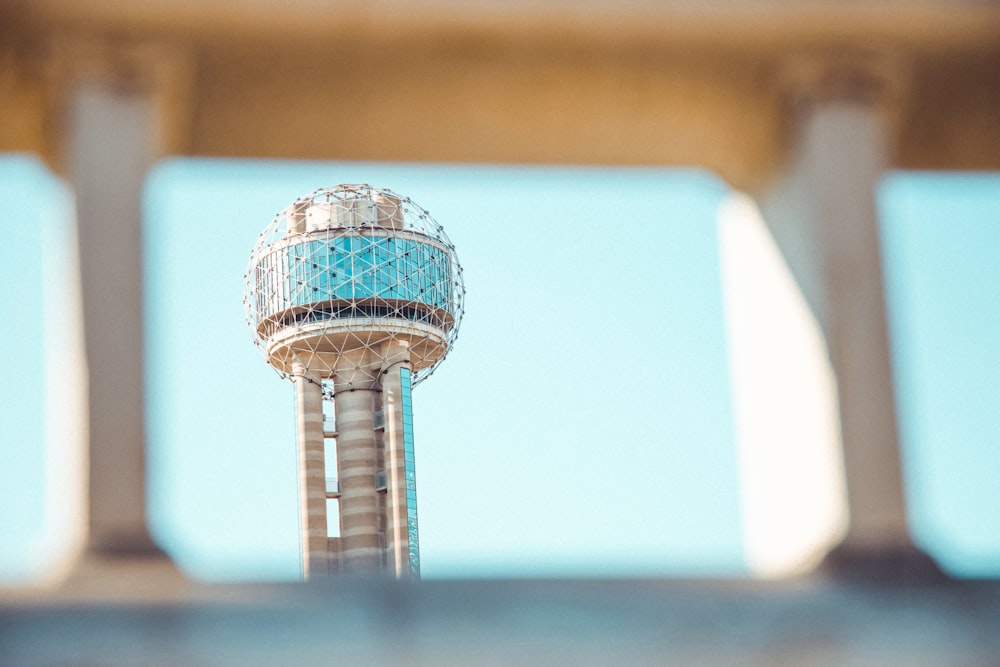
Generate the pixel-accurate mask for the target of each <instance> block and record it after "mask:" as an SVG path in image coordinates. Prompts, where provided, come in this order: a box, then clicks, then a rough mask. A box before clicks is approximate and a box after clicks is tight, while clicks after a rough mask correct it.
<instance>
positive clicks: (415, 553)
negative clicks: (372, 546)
mask: <svg viewBox="0 0 1000 667" xmlns="http://www.w3.org/2000/svg"><path fill="white" fill-rule="evenodd" d="M399 377H400V386H401V387H402V389H401V391H400V399H401V400H400V402H401V403H402V406H403V449H404V452H405V453H404V459H403V460H404V463H405V465H406V532H407V535H408V536H409V557H410V575H411V576H413V577H417V578H419V577H420V539H419V537H418V535H417V476H416V468H415V466H414V463H413V403H412V401H411V398H410V369H409V368H400V369H399Z"/></svg>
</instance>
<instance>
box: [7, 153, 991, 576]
mask: <svg viewBox="0 0 1000 667" xmlns="http://www.w3.org/2000/svg"><path fill="white" fill-rule="evenodd" d="M341 182H368V183H371V184H372V185H376V186H380V187H390V188H392V189H393V190H395V191H397V192H400V193H402V194H405V195H408V196H410V197H412V198H413V199H414V200H415V201H416V202H417V203H419V204H420V205H421V206H423V207H424V208H426V209H428V210H429V211H430V212H431V214H432V215H433V216H434V217H435V218H436V219H437V220H438V221H439V222H440V223H441V224H443V225H444V227H445V229H446V231H447V233H448V235H449V236H450V237H451V239H452V241H453V242H454V243H455V245H456V247H457V249H458V253H459V257H460V259H461V261H462V264H463V267H464V268H465V276H466V286H467V289H468V299H467V314H466V318H465V320H464V321H463V324H462V331H461V333H460V335H459V338H458V342H457V345H456V347H455V349H454V350H453V352H452V353H451V355H450V356H449V358H448V359H447V360H446V361H445V362H444V364H442V366H441V367H440V369H439V370H438V371H437V372H436V373H435V374H434V376H432V377H431V378H430V379H428V380H427V381H426V382H424V383H423V384H421V385H420V386H419V387H417V388H416V390H415V391H414V421H415V441H416V451H417V454H416V457H417V459H416V461H417V485H418V493H419V506H420V522H421V524H420V536H421V559H422V570H423V574H424V576H426V577H440V576H467V575H473V576H505V575H546V576H549V575H560V574H561V575H579V574H584V575H597V576H631V575H661V576H669V575H684V576H691V575H702V574H716V575H720V574H721V575H729V574H738V573H740V572H742V571H744V564H743V563H744V557H743V547H742V541H743V535H742V530H743V529H742V527H741V523H740V512H739V503H740V491H739V479H738V473H739V471H738V465H737V461H736V454H735V452H734V444H733V441H734V433H733V429H734V423H733V418H732V404H731V397H730V383H729V376H728V372H729V367H728V361H727V357H726V331H725V326H724V318H723V306H722V294H721V284H720V267H719V261H720V260H719V238H718V227H717V217H718V211H719V207H720V204H721V203H722V202H723V201H724V200H725V199H726V198H727V197H728V195H729V194H730V191H729V189H728V187H727V186H725V184H724V183H722V182H721V181H719V180H718V179H716V178H715V177H713V176H712V175H710V174H707V173H704V172H700V171H695V170H667V169H659V170H656V169H614V170H608V169H597V168H592V169H587V168H580V169H564V168H506V167H480V166H474V167H473V166H465V165H463V166H439V165H435V166H429V165H377V164H351V163H296V162H248V161H244V162H234V161H221V160H184V161H181V160H177V161H168V162H165V163H162V164H161V165H159V167H158V168H157V169H156V170H155V171H154V173H153V174H152V176H151V178H150V181H149V183H148V190H147V199H146V220H145V228H144V229H145V242H146V254H145V261H146V290H147V300H146V308H147V313H146V315H147V355H148V369H147V375H148V379H147V385H148V402H149V417H148V428H149V441H150V465H151V471H152V472H151V480H150V514H151V517H150V518H151V524H152V526H153V529H154V533H155V534H156V536H157V537H158V539H160V541H161V542H162V543H163V544H164V545H165V547H166V548H167V549H168V550H169V551H170V552H171V553H172V554H173V555H174V557H175V558H176V559H177V560H178V561H179V562H180V564H181V565H182V567H184V568H185V569H187V570H188V571H189V572H191V573H192V574H194V575H195V576H198V577H202V578H223V579H228V578H237V579H239V578H265V579H271V578H294V577H295V576H296V575H297V573H298V541H297V536H296V531H297V526H298V524H297V520H296V499H295V493H296V489H295V450H294V418H293V417H294V413H293V395H292V387H291V385H290V384H288V383H286V382H285V381H283V380H281V379H280V378H279V377H278V376H277V374H276V373H274V372H273V371H272V370H270V369H269V368H268V367H267V365H266V364H265V363H264V361H263V359H262V358H261V357H260V356H259V354H258V352H257V351H256V349H255V348H254V347H253V345H252V344H251V343H250V335H249V332H248V331H247V329H246V326H245V324H244V322H243V310H242V304H241V297H242V281H241V279H242V275H243V272H244V270H245V269H246V262H247V258H248V256H249V252H250V250H251V248H252V247H253V244H254V241H255V239H256V236H257V233H258V232H259V231H260V230H261V229H263V227H264V226H265V225H266V224H267V222H268V221H269V220H270V219H271V217H272V216H273V215H274V214H275V213H276V212H277V211H278V210H280V209H282V208H283V207H284V206H286V205H287V204H288V203H290V202H291V201H293V200H294V199H296V198H297V197H299V196H300V195H303V194H305V193H307V192H309V191H311V190H313V189H315V188H317V187H321V186H329V185H333V184H336V183H341ZM0 201H4V202H5V207H4V209H5V211H6V215H5V218H6V219H3V221H2V222H3V225H4V229H5V230H8V241H11V240H12V242H8V243H6V244H4V245H3V246H0V253H3V254H0V260H2V262H0V269H2V270H3V271H4V276H3V277H4V281H5V283H6V284H8V285H11V284H13V285H17V286H18V289H15V290H6V291H5V293H4V296H3V299H4V301H3V302H2V304H0V305H2V306H3V308H4V312H14V313H17V314H18V318H19V319H20V320H21V321H22V322H23V323H24V326H21V327H17V328H7V329H5V330H4V331H3V332H2V333H0V336H2V337H3V338H2V342H3V344H4V346H5V348H6V349H18V350H23V351H24V352H25V354H18V355H10V356H11V357H12V359H11V361H10V362H9V363H10V364H14V365H13V366H11V365H8V367H7V370H8V378H12V377H16V378H19V379H18V381H17V382H11V381H9V380H8V381H5V382H4V383H2V384H0V391H2V392H3V393H2V395H0V398H2V399H3V400H2V401H0V424H2V426H0V442H3V443H4V447H3V449H2V451H0V493H2V494H3V498H2V499H0V500H2V501H3V502H2V503H0V544H3V545H4V549H2V550H0V576H4V575H6V576H8V577H15V576H24V574H25V573H27V572H29V571H30V568H29V566H28V565H27V564H26V563H27V561H28V559H29V556H28V554H29V552H30V549H29V548H28V546H29V545H31V544H34V543H36V542H38V541H39V540H40V539H41V538H40V535H41V534H42V530H41V526H42V525H43V524H44V522H43V507H44V502H43V499H42V497H41V495H40V494H39V493H38V488H39V487H40V486H41V484H42V480H43V470H44V455H43V454H42V453H40V452H41V450H43V449H44V448H43V442H44V432H45V431H44V414H43V413H44V400H43V399H42V398H40V397H41V396H42V395H43V393H44V387H43V386H42V385H43V378H42V377H41V376H40V375H39V373H38V372H37V369H36V367H35V365H33V364H32V362H31V360H32V359H35V358H38V357H44V355H45V351H44V344H43V343H42V342H40V341H41V340H42V337H41V336H40V333H41V331H42V321H43V318H42V314H43V313H42V312H40V309H39V308H38V307H37V305H36V304H37V303H38V301H39V300H40V299H42V295H43V293H42V291H41V290H40V288H38V287H37V285H38V284H39V279H40V276H39V274H40V272H41V271H42V270H51V266H50V265H51V257H49V264H48V265H47V264H46V262H45V255H44V254H43V252H42V247H43V243H44V241H43V236H42V235H43V234H44V233H52V232H53V231H55V232H56V233H57V235H58V234H59V233H62V232H64V231H65V228H66V225H67V223H66V218H67V217H68V214H67V212H68V210H69V209H68V204H67V202H66V198H65V196H64V195H63V194H62V193H61V190H60V189H59V188H58V186H57V185H56V184H55V182H54V181H53V180H52V179H51V177H48V176H46V175H45V172H44V171H43V170H42V169H41V167H40V166H39V165H38V164H37V163H34V162H33V161H30V160H27V159H24V158H18V157H3V158H0ZM881 203H882V207H883V218H884V220H883V238H884V245H885V255H886V271H887V292H888V296H889V312H890V319H891V328H892V334H893V342H894V354H895V361H896V366H897V377H898V382H899V385H900V386H899V390H898V393H899V401H900V419H901V426H902V432H903V437H904V455H905V459H906V466H907V484H908V491H909V495H910V503H911V518H912V523H913V527H914V533H915V535H916V537H917V539H918V540H919V541H920V542H921V543H922V544H924V545H925V546H926V547H927V548H928V549H929V550H930V551H931V552H932V553H934V554H935V555H936V556H938V557H939V558H940V559H941V560H942V562H944V564H945V565H946V566H948V567H950V568H951V569H953V570H956V571H960V572H964V573H966V574H970V575H971V574H983V573H988V572H992V573H993V574H1000V569H998V568H997V566H996V563H997V562H1000V529H998V528H997V527H996V523H995V521H994V520H993V512H992V511H991V510H992V507H993V506H995V505H996V503H997V502H998V501H1000V484H997V483H996V481H995V480H996V479H997V478H998V477H1000V457H997V455H996V451H998V448H997V445H998V444H1000V416H997V414H996V413H997V411H996V410H995V409H991V408H995V406H996V405H997V404H998V399H1000V352H998V351H997V346H996V345H995V344H992V343H993V341H995V339H996V336H997V333H998V332H1000V305H998V304H1000V299H998V297H1000V294H998V291H1000V287H998V286H1000V280H998V278H1000V268H998V266H997V262H996V260H995V257H996V255H997V252H996V251H997V250H998V249H1000V178H998V177H997V176H995V175H974V174H973V175H966V176H963V177H961V178H959V177H957V176H942V175H939V174H902V173H897V174H893V175H891V176H890V177H889V178H888V179H887V180H886V182H885V184H884V186H883V189H882V197H881ZM46 230H48V231H46ZM49 254H50V255H51V253H49ZM15 416H17V418H14V417H15ZM24 416H27V417H28V418H25V417H24ZM7 443H12V444H10V445H8V444H7ZM50 523H51V522H50ZM991 568H992V569H991Z"/></svg>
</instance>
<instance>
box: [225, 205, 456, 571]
mask: <svg viewBox="0 0 1000 667" xmlns="http://www.w3.org/2000/svg"><path fill="white" fill-rule="evenodd" d="M464 296H465V288H464V284H463V281H462V268H461V266H460V265H459V263H458V258H457V256H456V255H455V247H454V246H453V245H452V243H451V242H450V241H449V240H448V237H447V236H446V235H445V233H444V229H442V227H441V225H439V224H438V223H437V222H435V221H434V219H433V218H431V216H430V214H429V213H428V212H427V211H425V210H424V209H423V208H421V207H420V206H418V205H416V204H415V203H414V202H413V201H411V200H410V199H409V198H407V197H402V196H400V195H397V194H395V193H394V192H392V191H391V190H386V189H378V188H373V187H371V186H369V185H338V186H336V187H333V188H321V189H319V190H316V191H314V192H312V193H311V194H308V195H306V196H304V197H300V198H299V199H297V200H296V201H295V202H294V203H292V204H291V205H290V206H288V207H287V208H285V209H284V210H283V211H281V212H280V213H278V215H276V216H275V217H274V219H273V220H272V221H271V223H270V224H269V225H268V226H267V227H266V228H265V229H264V231H263V232H261V234H260V236H259V237H258V239H257V244H256V245H255V246H254V249H253V252H252V253H251V255H250V263H249V266H248V268H247V272H246V275H245V276H244V306H245V308H246V318H247V324H248V326H249V327H250V330H251V332H252V333H253V340H254V344H255V345H256V346H257V347H258V348H259V349H260V350H261V352H262V353H263V354H264V358H265V359H266V360H267V363H269V364H270V365H271V366H272V367H274V369H275V370H277V371H278V373H279V374H280V375H281V376H282V377H284V378H287V379H288V380H290V381H292V382H293V383H294V385H295V392H296V404H297V425H298V429H297V430H298V433H297V440H298V468H299V516H300V520H301V528H300V531H301V539H302V574H303V577H304V578H306V579H308V578H310V577H315V576H318V575H323V574H329V573H333V572H366V573H371V572H376V571H385V572H389V573H391V574H392V576H395V577H397V578H408V577H418V576H419V575H420V553H419V539H418V535H417V498H416V475H415V470H414V458H413V419H412V413H411V400H410V390H411V388H412V387H413V386H414V385H416V384H417V383H419V382H421V381H422V380H424V379H425V378H427V377H428V376H429V375H430V374H431V373H433V372H434V370H435V369H436V368H437V366H438V364H440V363H441V361H442V360H443V359H444V357H445V355H447V353H448V350H449V349H450V348H451V346H452V344H453V343H454V341H455V338H456V336H457V335H458V328H459V323H460V322H461V319H462V313H463V300H464ZM331 408H332V409H331ZM331 413H332V416H333V419H331Z"/></svg>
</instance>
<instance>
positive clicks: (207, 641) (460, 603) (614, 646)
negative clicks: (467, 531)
mask: <svg viewBox="0 0 1000 667" xmlns="http://www.w3.org/2000/svg"><path fill="white" fill-rule="evenodd" d="M208 590H212V589H208ZM998 622H1000V584H998V583H997V582H971V581H967V582H947V583H943V584H940V585H935V586H892V587H886V586H881V585H870V586H850V585H840V586H825V585H822V584H819V585H808V586H805V585H801V584H790V583H788V582H775V583H768V584H761V583H753V582H745V583H736V582H728V583H727V582H718V581H715V582H712V581H701V582H678V581H673V582H671V581H642V580H634V581H613V582H606V581H586V580H577V581H570V580H566V581H558V580H532V581H493V582H489V581H453V582H448V581H423V582H421V583H419V584H415V585H411V584H406V583H401V582H395V581H392V582H389V581H368V582H359V581H354V580H351V579H338V580H333V581H331V580H326V581H324V582H321V583H320V584H316V583H315V582H314V583H313V584H311V585H309V586H303V585H289V586H284V587H261V586H242V587H235V588H234V587H221V588H219V589H216V590H215V599H214V600H213V601H211V602H204V601H202V602H197V601H187V602H181V603H176V604H169V605H168V604H163V603H162V602H159V603H157V602H143V601H141V600H135V601H133V602H131V603H128V604H113V605H109V604H104V605H91V606H81V605H79V604H75V605H67V604H64V603H62V604H61V603H58V602H54V601H52V600H48V601H36V602H35V603H34V604H31V605H21V606H10V605H4V604H3V603H0V663H2V664H4V665H18V667H43V666H44V667H48V666H55V665H102V666H104V667H117V666H126V665H128V666H131V665H173V666H177V667H185V666H187V665H191V666H197V667H206V666H211V667H227V666H229V665H233V666H237V665H238V666H239V667H247V666H252V667H262V666H264V665H299V664H301V665H306V664H331V663H334V664H357V665H399V664H406V665H412V666H417V665H434V666H435V667H437V666H440V665H523V664H530V665H669V664H678V665H809V666H811V667H822V666H827V665H829V666H831V667H832V666H836V667H843V666H852V665H858V666H862V665H880V666H881V665H906V666H907V667H939V666H940V665H949V666H950V667H954V666H959V667H965V666H968V667H972V666H978V665H997V664H1000V634H998V633H997V632H996V628H997V624H998Z"/></svg>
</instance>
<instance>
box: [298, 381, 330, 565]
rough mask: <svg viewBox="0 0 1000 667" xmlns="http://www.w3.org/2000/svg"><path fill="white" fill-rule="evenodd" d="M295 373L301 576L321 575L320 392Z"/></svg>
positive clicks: (324, 536)
mask: <svg viewBox="0 0 1000 667" xmlns="http://www.w3.org/2000/svg"><path fill="white" fill-rule="evenodd" d="M294 372H295V393H296V401H295V403H296V417H297V419H296V421H297V426H298V458H299V521H300V523H301V528H300V533H301V538H302V576H303V577H305V578H306V579H308V578H309V577H310V576H312V575H314V574H316V573H324V572H326V570H327V563H328V560H329V558H328V555H327V552H328V549H329V547H328V541H329V538H328V529H327V518H326V465H325V456H324V452H323V447H324V445H323V388H322V386H320V384H319V383H318V382H315V381H313V380H312V379H310V378H308V377H306V374H305V369H304V368H302V366H297V367H296V368H295V370H294Z"/></svg>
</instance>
